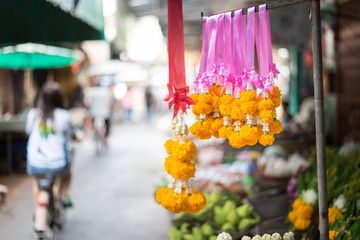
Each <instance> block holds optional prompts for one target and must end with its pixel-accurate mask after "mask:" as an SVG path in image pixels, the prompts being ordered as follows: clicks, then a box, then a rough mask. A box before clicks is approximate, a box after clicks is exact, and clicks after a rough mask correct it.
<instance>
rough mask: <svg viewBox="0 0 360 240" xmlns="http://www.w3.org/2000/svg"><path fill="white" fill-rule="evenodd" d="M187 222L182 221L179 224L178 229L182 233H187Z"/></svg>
mask: <svg viewBox="0 0 360 240" xmlns="http://www.w3.org/2000/svg"><path fill="white" fill-rule="evenodd" d="M189 226H190V224H189V223H183V224H181V227H180V231H181V232H183V233H189Z"/></svg>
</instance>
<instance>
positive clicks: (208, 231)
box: [201, 223, 214, 237]
mask: <svg viewBox="0 0 360 240" xmlns="http://www.w3.org/2000/svg"><path fill="white" fill-rule="evenodd" d="M201 231H202V233H203V234H204V235H205V236H208V237H209V236H211V235H213V234H214V230H213V229H212V227H211V226H210V224H208V223H204V224H203V225H202V226H201Z"/></svg>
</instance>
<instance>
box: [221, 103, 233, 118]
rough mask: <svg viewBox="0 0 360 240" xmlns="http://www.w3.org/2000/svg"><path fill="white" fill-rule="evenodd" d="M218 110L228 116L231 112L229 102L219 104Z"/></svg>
mask: <svg viewBox="0 0 360 240" xmlns="http://www.w3.org/2000/svg"><path fill="white" fill-rule="evenodd" d="M219 110H220V113H221V115H223V116H228V115H230V114H231V104H220V106H219Z"/></svg>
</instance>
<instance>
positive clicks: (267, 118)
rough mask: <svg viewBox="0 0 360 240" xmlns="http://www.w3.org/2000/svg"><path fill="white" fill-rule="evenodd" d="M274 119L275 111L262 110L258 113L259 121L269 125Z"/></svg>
mask: <svg viewBox="0 0 360 240" xmlns="http://www.w3.org/2000/svg"><path fill="white" fill-rule="evenodd" d="M274 118H275V111H274V110H263V111H261V112H260V113H259V120H260V121H262V122H267V123H270V122H272V121H273V120H274Z"/></svg>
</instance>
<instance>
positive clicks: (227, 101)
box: [220, 95, 234, 104]
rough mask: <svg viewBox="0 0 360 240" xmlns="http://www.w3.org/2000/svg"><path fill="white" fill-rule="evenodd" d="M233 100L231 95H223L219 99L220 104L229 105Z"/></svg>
mask: <svg viewBox="0 0 360 240" xmlns="http://www.w3.org/2000/svg"><path fill="white" fill-rule="evenodd" d="M233 99H234V96H233V95H223V96H221V97H220V102H221V104H230V103H231V102H232V101H233Z"/></svg>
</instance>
